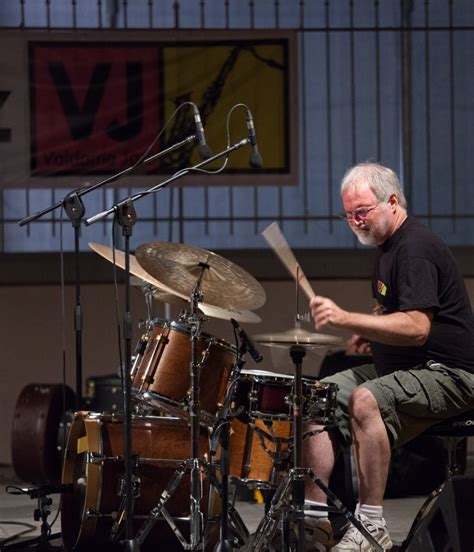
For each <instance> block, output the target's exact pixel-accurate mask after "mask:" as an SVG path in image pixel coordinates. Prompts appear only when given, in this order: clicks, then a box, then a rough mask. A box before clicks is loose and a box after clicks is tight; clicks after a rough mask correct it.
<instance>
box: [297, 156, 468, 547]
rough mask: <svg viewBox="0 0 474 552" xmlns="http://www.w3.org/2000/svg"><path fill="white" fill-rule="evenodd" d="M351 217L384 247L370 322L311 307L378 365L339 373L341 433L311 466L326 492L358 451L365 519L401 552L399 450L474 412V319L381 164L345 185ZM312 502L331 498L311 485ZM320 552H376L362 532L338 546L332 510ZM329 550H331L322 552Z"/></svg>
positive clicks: (446, 256)
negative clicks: (395, 484) (394, 502)
mask: <svg viewBox="0 0 474 552" xmlns="http://www.w3.org/2000/svg"><path fill="white" fill-rule="evenodd" d="M341 197H342V203H343V206H344V211H343V213H342V216H343V217H344V218H345V219H347V222H348V223H349V226H350V228H351V230H352V231H353V232H354V234H355V235H356V236H357V238H358V239H359V241H360V242H361V243H363V244H365V245H374V246H377V249H378V250H377V255H376V260H375V266H374V271H373V277H372V294H373V296H374V299H375V301H376V305H375V307H374V310H373V312H372V313H371V314H363V313H357V312H349V311H346V310H344V309H342V308H341V307H339V306H338V305H337V304H336V303H335V302H334V301H333V300H331V299H329V298H327V297H321V296H316V297H314V298H313V299H312V300H311V301H310V309H311V314H312V316H313V319H314V322H315V327H316V329H317V330H322V329H323V328H338V329H345V330H350V331H352V332H353V333H354V335H353V337H352V339H351V340H350V342H349V347H350V349H351V350H352V351H365V350H366V349H367V347H368V346H370V350H371V352H372V355H373V359H374V364H373V365H372V364H370V365H364V366H361V367H357V368H353V369H350V370H346V371H344V372H340V373H338V374H336V375H334V376H331V377H330V378H327V381H332V382H335V383H337V384H338V386H339V392H338V408H337V412H336V418H337V422H338V429H337V430H335V431H334V432H333V433H322V434H320V435H318V436H317V437H315V438H312V439H308V440H307V442H306V443H307V444H306V445H305V461H306V463H307V465H309V466H310V467H312V468H313V469H314V471H315V473H317V474H318V476H319V477H321V479H322V480H323V481H325V482H326V483H327V481H328V480H329V476H330V474H331V471H332V468H333V466H334V459H335V455H336V454H337V449H338V447H339V445H341V444H344V443H345V444H346V445H349V444H352V445H353V446H354V452H355V457H356V460H357V470H358V475H359V503H358V505H357V508H356V515H357V516H358V518H359V519H360V520H361V521H362V523H364V525H365V526H366V528H367V529H368V530H369V531H370V533H371V534H372V535H373V536H374V538H375V539H376V540H377V541H378V542H379V543H380V544H381V546H382V547H383V548H384V549H386V550H389V549H390V548H392V541H391V539H390V536H389V533H388V530H387V526H386V523H385V521H384V517H383V507H382V502H383V497H384V491H385V485H386V481H387V474H388V467H389V463H390V454H391V453H390V451H391V449H392V448H393V447H396V446H398V445H401V444H403V443H405V442H407V441H409V440H410V439H412V438H414V437H415V436H416V435H418V434H420V433H421V432H423V431H424V430H425V429H427V428H428V427H429V426H431V425H433V424H435V423H436V422H439V421H440V420H442V419H445V418H448V417H451V416H454V415H456V414H460V413H462V412H464V411H466V410H469V409H472V408H474V319H473V315H472V310H471V305H470V302H469V298H468V295H467V292H466V288H465V286H464V282H463V278H462V276H461V273H460V271H459V269H458V267H457V265H456V262H455V260H454V258H453V256H452V254H451V253H450V251H449V249H448V247H447V246H446V245H445V244H444V243H443V242H442V240H441V239H439V238H438V237H437V236H436V235H435V234H434V233H433V232H432V231H431V230H430V229H428V228H427V227H426V226H424V225H422V224H421V223H419V222H418V221H417V220H415V219H414V218H412V217H410V216H409V215H408V214H407V209H406V200H405V197H404V195H403V191H402V189H401V186H400V182H399V180H398V178H397V176H396V174H395V173H394V172H393V171H392V170H390V169H388V168H387V167H384V166H382V165H378V164H376V163H362V164H359V165H356V166H355V167H352V168H351V169H350V170H349V171H348V172H347V173H346V175H345V176H344V179H343V181H342V183H341ZM306 498H307V503H309V504H313V505H324V504H326V503H327V499H326V496H325V495H324V493H322V491H320V489H319V488H317V487H316V486H314V485H308V487H307V493H306ZM307 515H308V516H311V515H312V517H309V519H308V527H309V529H310V532H311V528H312V533H313V539H314V540H313V542H314V546H315V547H316V549H317V550H325V549H328V550H329V549H330V550H331V551H332V552H349V551H358V552H365V551H371V550H372V547H371V546H370V545H369V543H368V542H367V540H366V539H364V538H363V537H362V535H361V534H360V532H359V531H358V530H357V529H356V528H355V527H353V526H351V527H350V528H349V530H348V531H347V533H346V534H345V535H344V537H343V538H342V540H341V541H340V542H339V543H337V544H335V543H334V541H333V539H332V532H331V528H330V524H329V522H328V520H327V517H324V516H325V514H324V512H323V511H319V512H318V511H317V510H308V511H307ZM323 545H324V546H323Z"/></svg>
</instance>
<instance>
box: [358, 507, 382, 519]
mask: <svg viewBox="0 0 474 552" xmlns="http://www.w3.org/2000/svg"><path fill="white" fill-rule="evenodd" d="M357 512H359V513H360V514H364V516H366V517H368V518H369V519H381V518H383V506H372V504H357V507H356V513H357Z"/></svg>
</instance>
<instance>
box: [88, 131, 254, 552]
mask: <svg viewBox="0 0 474 552" xmlns="http://www.w3.org/2000/svg"><path fill="white" fill-rule="evenodd" d="M248 143H249V140H248V139H247V138H244V139H243V140H241V141H240V142H238V143H236V144H234V145H233V146H229V147H228V148H226V149H225V150H223V151H222V152H220V153H218V154H216V155H214V156H212V157H210V158H209V159H206V160H204V161H202V162H201V163H198V164H197V165H195V166H194V167H191V168H187V169H183V170H182V171H178V172H177V173H176V174H174V175H173V176H172V177H171V178H169V179H167V180H165V181H164V182H162V183H160V184H157V185H156V186H153V187H151V188H149V189H148V190H145V191H143V192H140V193H138V194H135V195H133V196H130V197H128V198H127V199H125V200H122V201H120V202H118V203H116V204H115V205H113V206H112V207H111V208H110V209H107V210H106V211H103V212H101V213H98V214H96V215H94V216H93V217H90V218H89V219H86V220H85V221H84V223H85V224H86V226H89V225H91V224H94V223H96V222H98V221H99V220H102V219H103V218H105V217H107V216H108V215H109V214H112V213H113V214H114V215H115V216H116V217H117V218H116V220H117V222H118V223H119V224H120V225H121V226H122V234H123V236H124V238H125V247H124V254H125V313H124V340H125V370H124V372H125V374H124V377H125V385H124V462H125V482H124V485H123V489H124V492H125V499H126V500H125V532H126V537H125V541H122V542H121V544H122V546H123V549H124V550H125V551H126V552H136V551H138V550H139V549H140V544H141V537H140V535H139V536H138V538H133V505H134V498H135V497H134V495H133V494H134V488H133V483H134V482H133V463H134V459H133V458H132V415H131V385H132V382H131V378H130V369H131V365H132V349H131V337H132V323H131V313H130V302H129V301H130V237H131V235H132V230H133V225H134V224H135V222H136V212H135V209H134V206H133V204H134V202H135V201H137V200H138V199H140V198H142V197H144V196H146V195H148V194H149V193H152V192H155V191H159V190H161V189H163V188H165V187H166V186H167V185H168V184H169V183H171V182H173V181H174V180H177V179H179V178H181V177H182V176H185V175H186V174H188V173H189V172H191V171H192V170H193V169H197V168H200V167H202V166H204V165H207V164H208V163H212V162H213V161H214V160H216V159H219V158H220V157H224V156H226V155H228V154H229V153H230V152H232V151H234V150H236V149H239V148H241V147H242V146H245V145H247V144H248ZM205 269H206V266H205V265H204V264H203V265H202V273H201V277H200V279H199V282H198V283H197V285H196V286H195V288H194V289H193V293H192V314H193V317H194V318H196V323H195V325H194V327H193V332H192V339H191V386H192V397H191V443H192V444H191V449H192V450H191V455H192V468H191V496H190V521H191V528H190V536H191V539H190V540H191V543H190V545H189V546H190V549H191V550H198V549H201V548H203V546H202V530H201V529H202V528H201V523H202V513H201V511H200V508H199V501H200V498H201V493H200V473H199V458H198V456H199V448H198V446H199V445H198V438H199V396H198V393H197V386H198V385H199V373H198V369H199V367H198V365H197V363H196V355H197V350H196V349H197V336H198V335H199V327H200V326H199V321H198V320H197V314H196V313H197V305H198V302H199V300H200V297H199V296H200V289H199V287H200V280H201V278H202V275H203V271H204V270H205ZM138 492H139V491H138ZM143 533H145V532H144V531H143Z"/></svg>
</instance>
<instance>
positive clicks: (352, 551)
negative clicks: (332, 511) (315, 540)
mask: <svg viewBox="0 0 474 552" xmlns="http://www.w3.org/2000/svg"><path fill="white" fill-rule="evenodd" d="M357 519H358V520H359V521H360V522H361V523H362V524H363V525H364V527H365V528H366V529H367V531H368V532H369V533H370V534H371V535H372V536H373V537H374V539H375V540H376V541H377V542H378V543H379V544H380V546H381V547H382V548H383V549H384V550H390V549H391V548H392V546H393V543H392V540H391V539H390V535H389V534H388V529H387V524H386V523H385V520H384V519H383V518H380V519H377V520H375V519H370V518H368V517H367V516H364V514H358V515H357ZM373 551H374V548H373V547H372V546H371V545H370V544H369V542H368V541H367V539H366V538H365V537H364V536H363V535H362V533H361V532H360V531H359V529H357V528H356V527H354V525H351V526H350V527H349V529H348V530H347V532H346V534H345V535H344V536H343V537H342V539H341V541H339V543H338V544H336V545H335V546H333V547H332V548H331V552H373Z"/></svg>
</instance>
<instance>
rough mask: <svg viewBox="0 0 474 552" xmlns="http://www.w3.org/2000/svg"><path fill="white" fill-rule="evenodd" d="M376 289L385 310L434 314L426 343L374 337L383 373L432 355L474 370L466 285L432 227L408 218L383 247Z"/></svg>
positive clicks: (473, 339) (376, 271) (472, 323)
mask: <svg viewBox="0 0 474 552" xmlns="http://www.w3.org/2000/svg"><path fill="white" fill-rule="evenodd" d="M372 294H373V296H374V298H375V299H376V300H377V302H378V303H379V304H380V305H381V306H382V310H383V312H384V314H389V313H392V312H398V311H402V312H403V311H409V310H421V309H427V310H430V311H432V312H433V315H434V317H433V322H432V325H431V331H430V334H429V336H428V340H427V342H426V343H425V345H423V346H422V347H400V346H393V345H384V344H382V343H377V342H375V341H374V342H371V348H372V353H373V356H374V362H375V367H376V369H377V372H378V373H379V374H381V375H383V374H388V373H391V372H393V371H395V370H401V369H407V368H411V367H413V366H416V365H418V364H422V363H425V362H427V361H428V360H435V361H438V362H441V363H443V364H446V365H447V366H449V367H451V368H462V369H464V370H468V371H469V372H473V373H474V318H473V315H472V309H471V304H470V301H469V297H468V295H467V291H466V287H465V285H464V281H463V278H462V275H461V272H460V270H459V268H458V266H457V264H456V261H455V260H454V257H453V255H452V254H451V252H450V250H449V249H448V247H447V246H446V244H445V243H444V242H443V241H442V240H441V239H440V238H438V237H437V236H436V235H435V234H433V232H432V231H431V230H430V229H429V228H427V227H426V226H424V225H423V224H421V223H420V222H418V221H417V220H416V219H414V218H411V217H408V218H407V219H406V220H405V221H404V223H403V224H402V225H401V226H400V228H399V229H398V230H397V231H396V232H395V233H394V234H393V236H391V237H390V238H389V239H388V240H387V241H386V242H385V243H384V244H382V245H381V246H380V247H378V251H377V256H376V260H375V266H374V273H373V277H372ZM382 316H383V315H382Z"/></svg>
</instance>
